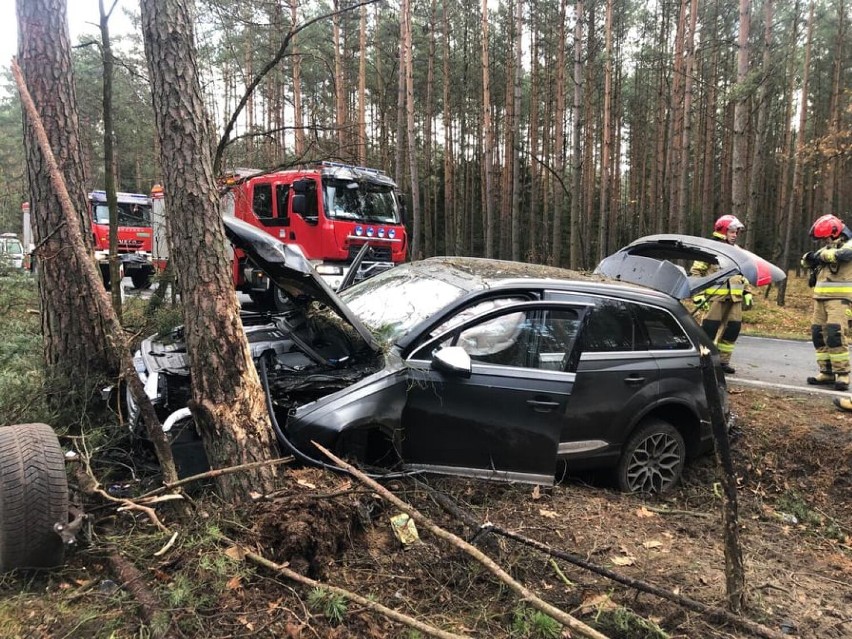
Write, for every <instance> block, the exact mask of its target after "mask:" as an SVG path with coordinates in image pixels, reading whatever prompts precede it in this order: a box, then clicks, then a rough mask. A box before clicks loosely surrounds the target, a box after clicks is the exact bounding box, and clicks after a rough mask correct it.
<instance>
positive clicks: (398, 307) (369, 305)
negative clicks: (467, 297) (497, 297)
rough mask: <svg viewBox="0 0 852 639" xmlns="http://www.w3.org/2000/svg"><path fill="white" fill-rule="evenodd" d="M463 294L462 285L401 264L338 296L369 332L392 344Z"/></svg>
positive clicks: (465, 290)
mask: <svg viewBox="0 0 852 639" xmlns="http://www.w3.org/2000/svg"><path fill="white" fill-rule="evenodd" d="M465 293H467V289H466V288H464V287H463V286H458V285H456V284H454V283H451V282H449V281H446V280H445V279H439V278H433V277H430V276H429V274H428V273H423V272H418V271H415V270H413V269H410V268H408V267H407V266H406V265H403V266H397V267H396V268H392V269H390V270H389V271H385V272H384V273H381V274H380V275H376V276H375V277H372V278H370V279H368V280H365V281H363V282H361V283H359V284H357V285H355V286H353V287H351V288H348V289H347V290H346V291H344V292H343V293H341V294H340V297H341V298H342V299H343V301H344V302H345V303H346V305H347V306H348V307H349V308H350V309H351V310H352V312H354V313H355V314H356V315H357V316H358V318H359V319H360V320H361V321H362V322H364V324H366V325H367V326H368V327H369V328H370V329H371V330H372V331H373V332H375V333H376V334H378V335H379V336H381V338H382V339H387V340H388V341H396V340H397V339H399V338H400V337H402V336H403V335H405V334H406V333H407V332H408V331H410V330H411V329H412V328H413V327H414V326H416V325H417V324H418V323H420V322H421V321H423V320H424V319H426V318H428V317H431V316H432V315H433V314H435V313H436V312H437V311H439V310H441V309H442V308H443V307H445V306H446V305H447V304H449V303H450V302H452V301H453V300H455V299H458V298H459V297H461V296H462V295H464V294H465Z"/></svg>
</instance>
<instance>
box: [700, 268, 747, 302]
mask: <svg viewBox="0 0 852 639" xmlns="http://www.w3.org/2000/svg"><path fill="white" fill-rule="evenodd" d="M718 270H719V266H718V265H717V264H708V263H707V262H700V261H698V260H696V261H695V262H693V263H692V267H691V268H690V269H689V274H690V275H693V276H696V277H704V276H705V275H709V274H710V273H715V272H716V271H718ZM748 292H749V288H748V280H746V278H744V277H743V276H742V275H732V276H731V277H729V278H728V279H727V280H725V281H724V282H721V283H720V284H716V285H715V286H711V287H710V288H708V289H705V290H703V291H701V294H702V295H706V296H707V299H708V300H709V301H711V302H713V301H716V300H719V301H722V300H730V301H732V302H742V301H743V295H745V294H746V293H748Z"/></svg>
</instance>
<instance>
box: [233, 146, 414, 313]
mask: <svg viewBox="0 0 852 639" xmlns="http://www.w3.org/2000/svg"><path fill="white" fill-rule="evenodd" d="M221 202H222V206H221V208H222V214H223V215H234V216H236V217H238V218H240V219H241V220H244V221H246V222H249V223H250V224H253V225H255V226H257V227H258V228H260V229H263V230H264V231H266V232H267V233H269V234H270V235H272V236H274V237H276V238H278V239H279V240H281V241H282V242H284V243H288V244H289V243H293V244H298V245H299V246H300V247H301V249H302V251H304V253H305V255H306V256H307V257H308V259H309V260H311V261H312V262H313V264H314V266H315V267H316V269H317V272H318V273H319V274H320V275H322V276H323V278H324V279H325V280H326V281H327V282H328V284H329V285H330V286H331V287H332V288H335V289H337V288H339V287H340V285H341V284H342V283H343V282H344V281H347V282H348V281H359V280H362V279H365V278H367V277H370V276H371V275H375V274H376V273H379V272H381V271H384V270H387V269H389V268H391V267H393V266H394V265H396V264H399V263H400V262H403V261H404V260H405V257H406V253H407V249H408V242H407V236H406V232H405V226H404V225H403V221H404V220H403V216H404V215H403V214H404V212H403V207H402V203H401V200H400V198H399V197H398V194H397V189H396V184H395V182H394V181H393V180H392V179H391V178H390V177H389V176H388V175H387V174H386V173H384V172H383V171H379V170H376V169H370V168H365V167H359V166H350V165H347V164H340V163H336V162H322V163H319V164H317V165H314V166H311V167H306V168H301V169H291V170H286V171H276V172H269V173H262V172H259V171H254V170H239V171H235V172H234V173H233V174H231V175H229V176H227V177H226V178H225V179H224V180H223V192H222V199H221ZM365 244H367V245H369V246H368V248H367V249H366V251H367V252H366V254H365V255H364V256H363V258H362V261H360V263H359V264H358V266H357V267H356V268H357V271H356V272H354V273H351V274H350V273H349V270H350V266H351V265H352V263H353V260H354V259H355V258H356V256H358V254H359V252H360V251H361V249H362V248H363V247H364V245H365ZM347 276H348V277H347ZM234 284H235V285H236V287H237V289H238V290H240V291H243V292H245V293H248V294H249V295H250V296H251V297H252V299H253V300H254V301H255V302H258V303H270V304H272V305H274V306H276V307H282V306H283V305H286V300H285V299H284V298H283V297H282V296H281V294H280V293H279V292H278V291H277V289H275V287H270V284H269V282H268V281H267V279H266V278H265V277H264V275H263V273H261V272H260V271H259V270H258V269H256V268H255V267H254V265H252V264H251V262H249V261H248V260H247V259H246V257H245V255H242V254H241V252H240V251H236V252H235V256H234Z"/></svg>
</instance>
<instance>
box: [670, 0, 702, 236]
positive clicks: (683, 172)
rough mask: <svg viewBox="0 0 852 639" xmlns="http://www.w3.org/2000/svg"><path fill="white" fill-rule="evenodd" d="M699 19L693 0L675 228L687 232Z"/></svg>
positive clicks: (685, 79) (688, 31)
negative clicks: (693, 80) (696, 44)
mask: <svg viewBox="0 0 852 639" xmlns="http://www.w3.org/2000/svg"><path fill="white" fill-rule="evenodd" d="M697 21H698V0H692V3H691V5H690V8H689V28H688V29H687V31H686V43H685V47H684V49H685V51H684V53H685V55H686V61H685V64H684V69H685V71H684V74H685V77H684V83H683V133H682V136H683V137H682V140H681V143H680V162H679V165H680V173H679V175H678V180H679V184H678V189H677V218H676V221H675V222H676V223H675V230H676V232H677V233H685V232H686V216H687V206H688V203H689V194H688V192H687V188H688V185H689V179H688V174H689V170H688V168H689V156H690V151H691V150H692V87H693V82H692V73H693V69H694V68H695V25H696V23H697Z"/></svg>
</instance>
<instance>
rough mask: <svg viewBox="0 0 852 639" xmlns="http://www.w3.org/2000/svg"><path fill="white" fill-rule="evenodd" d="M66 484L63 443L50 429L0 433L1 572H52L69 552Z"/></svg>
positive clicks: (30, 426)
mask: <svg viewBox="0 0 852 639" xmlns="http://www.w3.org/2000/svg"><path fill="white" fill-rule="evenodd" d="M67 523H68V481H67V478H66V476H65V458H64V456H63V454H62V448H61V447H60V446H59V440H58V439H57V438H56V434H55V433H54V432H53V429H52V428H51V427H50V426H48V425H47V424H17V425H14V426H5V427H2V428H0V573H2V572H6V571H8V570H13V569H15V568H53V567H55V566H58V565H60V564H61V563H62V559H63V556H64V554H65V547H64V545H63V542H62V538H61V537H60V536H59V534H58V533H57V532H56V530H55V528H54V525H55V524H60V525H63V526H64V525H66V524H67Z"/></svg>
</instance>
